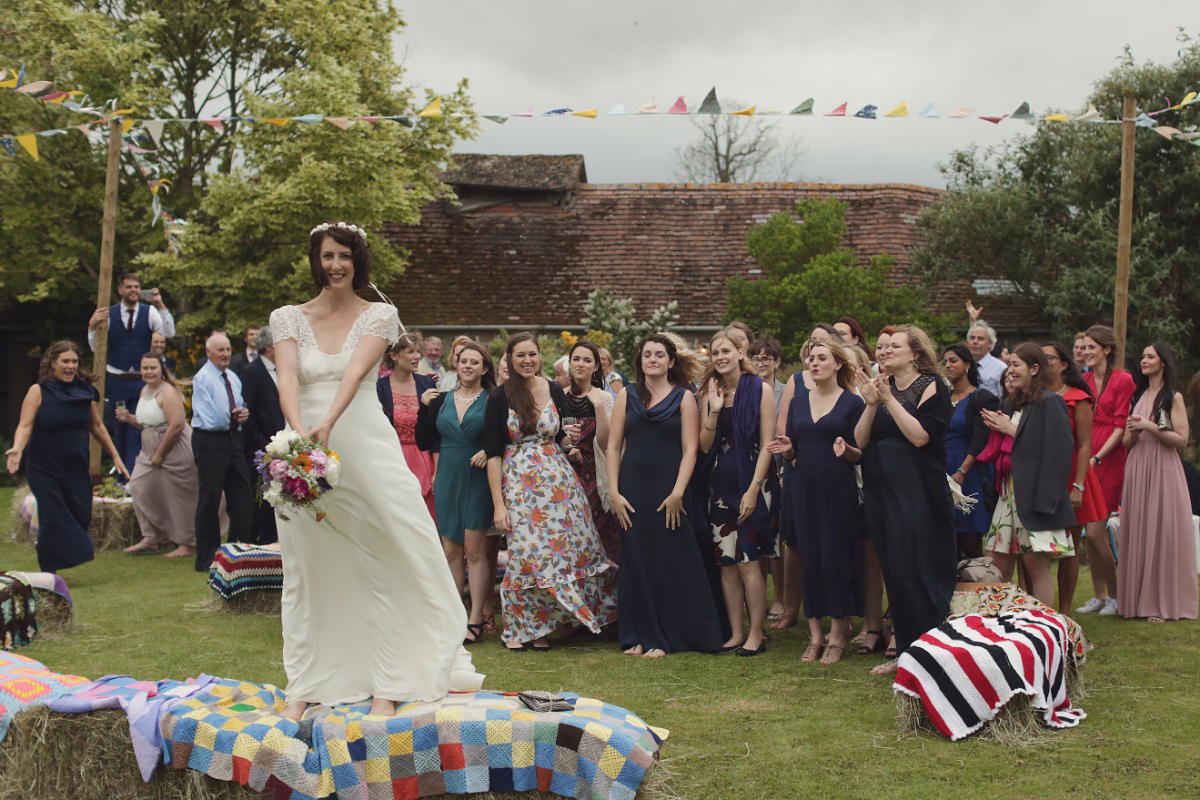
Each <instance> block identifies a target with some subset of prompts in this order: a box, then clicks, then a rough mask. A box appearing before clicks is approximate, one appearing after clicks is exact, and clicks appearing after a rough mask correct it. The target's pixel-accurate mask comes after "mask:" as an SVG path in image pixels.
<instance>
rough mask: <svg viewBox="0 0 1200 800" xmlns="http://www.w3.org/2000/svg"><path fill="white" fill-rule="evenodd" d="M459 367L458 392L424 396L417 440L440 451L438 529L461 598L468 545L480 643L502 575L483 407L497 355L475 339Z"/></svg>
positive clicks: (471, 623)
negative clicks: (491, 531) (492, 544)
mask: <svg viewBox="0 0 1200 800" xmlns="http://www.w3.org/2000/svg"><path fill="white" fill-rule="evenodd" d="M454 367H455V369H456V370H457V373H458V386H457V387H456V388H455V389H454V390H453V391H450V392H446V393H445V394H443V393H441V392H439V391H438V390H437V389H427V390H426V391H425V392H424V393H423V394H422V395H421V407H420V409H419V410H418V412H417V430H416V439H417V446H418V447H420V448H421V449H422V450H428V451H431V452H433V454H434V455H433V458H434V463H435V464H436V466H437V470H436V472H435V473H434V480H433V503H434V508H435V509H436V510H437V527H438V533H439V534H440V535H441V538H442V549H443V550H445V552H446V561H447V563H449V565H450V574H451V575H453V576H454V583H455V585H456V586H457V587H458V593H459V596H460V597H461V596H462V592H463V583H464V574H463V557H464V550H465V556H466V563H467V569H466V583H467V584H468V585H469V587H470V591H471V609H470V614H469V616H468V619H467V635H466V637H465V638H464V639H463V643H464V644H474V643H475V642H477V641H479V639H480V638H481V637H482V636H483V620H484V610H485V606H486V605H487V604H488V600H489V599H490V598H491V596H492V591H493V587H494V585H495V580H496V568H495V566H494V565H493V564H492V562H491V559H489V558H488V546H487V530H488V527H489V526H490V525H491V522H492V515H493V510H492V495H491V491H490V489H489V488H488V480H487V470H486V467H487V456H486V455H484V452H483V411H484V408H485V407H486V406H487V395H488V392H489V391H491V390H492V389H494V388H496V378H495V371H494V370H493V369H492V358H491V356H489V355H488V352H487V350H485V349H483V347H481V346H480V345H479V344H477V343H475V342H468V343H467V344H465V345H463V347H462V349H461V350H459V352H458V356H457V358H456V359H455V363H454Z"/></svg>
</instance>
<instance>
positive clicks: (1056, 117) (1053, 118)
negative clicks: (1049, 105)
mask: <svg viewBox="0 0 1200 800" xmlns="http://www.w3.org/2000/svg"><path fill="white" fill-rule="evenodd" d="M1042 119H1044V120H1045V121H1046V122H1069V121H1070V120H1071V118H1070V117H1068V116H1067V115H1066V114H1063V113H1062V112H1059V113H1057V114H1047V115H1046V116H1044V117H1042Z"/></svg>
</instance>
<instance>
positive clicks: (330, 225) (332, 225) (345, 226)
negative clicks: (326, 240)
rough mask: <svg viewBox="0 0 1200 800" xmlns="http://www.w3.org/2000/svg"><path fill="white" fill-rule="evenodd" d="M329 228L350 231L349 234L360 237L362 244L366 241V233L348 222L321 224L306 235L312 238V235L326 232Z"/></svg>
mask: <svg viewBox="0 0 1200 800" xmlns="http://www.w3.org/2000/svg"><path fill="white" fill-rule="evenodd" d="M330 228H341V229H342V230H345V231H350V232H351V233H357V234H358V235H359V236H361V237H362V240H363V241H364V242H365V241H367V232H366V231H364V230H363V229H362V228H360V227H358V226H357V225H351V224H350V223H349V222H322V223H321V224H320V225H318V226H317V227H315V228H313V229H312V230H311V231H309V232H308V235H309V236H312V235H313V234H314V233H320V232H321V231H327V230H329V229H330Z"/></svg>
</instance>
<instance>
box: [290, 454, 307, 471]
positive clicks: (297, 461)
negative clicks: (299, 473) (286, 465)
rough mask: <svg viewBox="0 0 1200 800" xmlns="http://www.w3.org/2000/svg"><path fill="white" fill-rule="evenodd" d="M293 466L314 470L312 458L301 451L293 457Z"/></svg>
mask: <svg viewBox="0 0 1200 800" xmlns="http://www.w3.org/2000/svg"><path fill="white" fill-rule="evenodd" d="M292 466H293V467H295V468H296V469H302V470H304V471H305V472H312V459H311V458H309V457H308V456H307V455H305V454H304V453H301V454H300V455H298V456H296V457H295V458H293V459H292Z"/></svg>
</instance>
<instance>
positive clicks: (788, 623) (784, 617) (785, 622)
mask: <svg viewBox="0 0 1200 800" xmlns="http://www.w3.org/2000/svg"><path fill="white" fill-rule="evenodd" d="M769 627H770V628H771V630H773V631H783V630H787V629H788V628H794V627H796V615H795V614H789V613H787V612H786V611H785V612H784V613H783V614H780V615H779V619H777V620H775V621H774V622H772V623H771V624H770V626H769Z"/></svg>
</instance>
